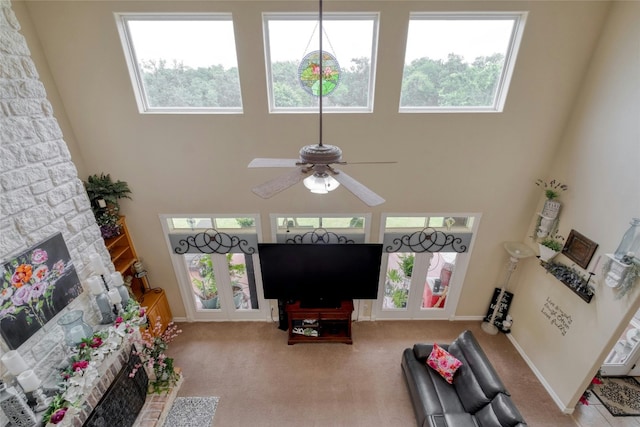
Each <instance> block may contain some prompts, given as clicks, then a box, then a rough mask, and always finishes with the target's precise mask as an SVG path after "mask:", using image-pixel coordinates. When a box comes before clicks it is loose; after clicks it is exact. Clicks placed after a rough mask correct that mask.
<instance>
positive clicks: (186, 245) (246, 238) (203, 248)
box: [169, 228, 258, 255]
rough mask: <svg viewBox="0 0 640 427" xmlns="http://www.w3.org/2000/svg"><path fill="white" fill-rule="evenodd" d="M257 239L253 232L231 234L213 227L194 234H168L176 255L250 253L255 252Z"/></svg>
mask: <svg viewBox="0 0 640 427" xmlns="http://www.w3.org/2000/svg"><path fill="white" fill-rule="evenodd" d="M240 236H241V237H240ZM257 240H258V239H257V236H256V235H255V234H248V235H231V234H227V233H223V232H221V231H218V230H216V229H215V228H210V229H208V230H205V231H203V232H200V233H196V234H169V241H170V242H171V246H172V247H173V248H174V249H173V251H174V252H175V253H176V254H178V255H183V254H186V253H202V254H228V253H230V252H236V253H238V252H242V253H244V254H247V255H251V254H254V253H256V250H257Z"/></svg>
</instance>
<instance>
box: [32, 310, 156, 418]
mask: <svg viewBox="0 0 640 427" xmlns="http://www.w3.org/2000/svg"><path fill="white" fill-rule="evenodd" d="M145 323H146V318H145V310H144V308H141V307H140V306H139V305H138V303H137V302H135V301H133V300H132V299H130V300H129V303H128V304H127V306H126V308H125V311H124V313H123V314H122V315H121V316H120V317H118V318H117V319H116V321H115V323H114V325H113V326H110V327H108V328H107V329H105V330H103V331H100V332H96V333H94V334H93V336H91V337H89V338H85V339H83V340H82V342H81V343H80V344H78V346H77V347H76V348H75V349H73V351H74V355H73V356H72V357H71V359H70V361H69V366H68V367H67V368H66V369H65V370H63V371H62V372H61V377H62V383H61V389H62V391H61V392H60V393H58V394H57V395H56V396H54V397H53V399H52V402H51V404H50V405H49V408H47V411H46V412H45V414H44V416H43V422H44V423H45V424H46V425H48V426H50V425H56V426H58V427H66V426H71V425H72V424H73V421H72V418H73V417H72V416H67V415H69V414H71V415H75V414H78V413H79V412H80V405H81V403H82V401H83V400H84V396H86V394H87V392H88V391H89V390H91V388H92V387H93V385H94V383H95V382H96V380H97V379H98V377H99V376H100V373H99V367H100V365H101V364H102V362H103V360H104V359H105V358H106V357H108V356H109V355H110V354H111V353H114V352H116V351H117V350H118V349H119V348H120V347H121V346H122V344H123V343H124V342H125V340H132V338H131V337H132V335H133V334H134V332H136V331H138V330H139V328H140V326H142V325H144V324H145Z"/></svg>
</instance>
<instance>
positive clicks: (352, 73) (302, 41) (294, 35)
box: [263, 13, 379, 113]
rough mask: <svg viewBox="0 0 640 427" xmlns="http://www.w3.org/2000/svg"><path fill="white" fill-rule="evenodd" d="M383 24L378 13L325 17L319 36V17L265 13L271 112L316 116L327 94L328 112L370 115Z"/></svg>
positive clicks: (325, 104) (325, 108)
mask: <svg viewBox="0 0 640 427" xmlns="http://www.w3.org/2000/svg"><path fill="white" fill-rule="evenodd" d="M378 21H379V15H378V13H324V14H323V17H322V31H320V30H321V29H320V22H319V19H318V15H317V14H314V13H311V14H309V13H296V14H294V13H288V14H284V13H264V14H263V29H264V40H265V57H266V63H267V66H266V68H267V87H268V92H269V111H270V112H272V113H274V112H285V113H286V112H312V113H315V112H317V111H318V104H319V94H320V93H322V94H323V98H322V107H323V111H327V112H350V113H353V112H371V111H372V110H373V86H374V72H375V63H376V50H377V45H378ZM320 32H322V52H323V55H322V60H321V61H320V58H319V55H318V52H319V51H320V38H319V36H320ZM320 63H321V64H322V70H320V67H319V64H320ZM320 77H322V90H321V91H320V90H319V82H320V80H321V79H320Z"/></svg>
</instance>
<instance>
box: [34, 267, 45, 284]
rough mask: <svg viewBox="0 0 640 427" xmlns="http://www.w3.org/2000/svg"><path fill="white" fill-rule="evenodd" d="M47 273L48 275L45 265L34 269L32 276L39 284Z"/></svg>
mask: <svg viewBox="0 0 640 427" xmlns="http://www.w3.org/2000/svg"><path fill="white" fill-rule="evenodd" d="M48 273H49V267H47V266H46V265H41V266H39V267H38V268H36V270H35V271H34V272H33V276H34V277H35V279H36V282H40V281H42V279H44V278H45V277H47V274H48Z"/></svg>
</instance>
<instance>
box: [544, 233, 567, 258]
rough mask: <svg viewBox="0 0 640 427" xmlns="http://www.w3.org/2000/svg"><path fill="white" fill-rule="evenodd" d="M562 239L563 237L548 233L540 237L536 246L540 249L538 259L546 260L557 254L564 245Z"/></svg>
mask: <svg viewBox="0 0 640 427" xmlns="http://www.w3.org/2000/svg"><path fill="white" fill-rule="evenodd" d="M563 241H564V237H562V236H560V235H558V234H553V235H549V236H548V237H545V238H544V239H542V240H541V241H540V242H539V243H538V247H539V249H540V260H541V261H545V262H547V261H549V260H551V259H552V258H553V257H555V256H556V255H558V254H559V253H560V251H562V247H563V246H564V244H563V243H562V242H563Z"/></svg>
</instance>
